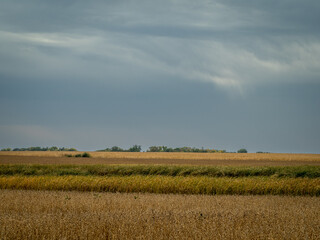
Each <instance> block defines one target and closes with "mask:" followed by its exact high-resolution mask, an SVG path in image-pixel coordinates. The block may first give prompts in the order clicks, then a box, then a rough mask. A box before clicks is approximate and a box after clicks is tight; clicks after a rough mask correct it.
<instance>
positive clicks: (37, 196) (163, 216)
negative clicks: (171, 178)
mask: <svg viewBox="0 0 320 240" xmlns="http://www.w3.org/2000/svg"><path fill="white" fill-rule="evenodd" d="M0 191H1V192H0V238H1V239H319V238H320V199H319V198H317V197H279V196H254V197H253V196H202V195H158V194H141V193H140V194H119V193H94V192H69V191H60V192H56V191H51V192H46V191H21V190H20V191H17V190H0Z"/></svg>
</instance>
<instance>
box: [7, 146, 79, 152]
mask: <svg viewBox="0 0 320 240" xmlns="http://www.w3.org/2000/svg"><path fill="white" fill-rule="evenodd" d="M1 151H77V149H75V148H65V147H61V148H58V147H56V146H52V147H28V148H14V149H11V148H3V149H1Z"/></svg>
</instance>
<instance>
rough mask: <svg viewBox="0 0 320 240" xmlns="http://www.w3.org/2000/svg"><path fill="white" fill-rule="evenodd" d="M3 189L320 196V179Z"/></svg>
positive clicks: (107, 182)
mask: <svg viewBox="0 0 320 240" xmlns="http://www.w3.org/2000/svg"><path fill="white" fill-rule="evenodd" d="M0 188H2V189H25V190H63V191H69V190H76V191H97V192H126V193H130V192H149V193H174V194H209V195H214V194H254V195H266V194H270V195H311V196H319V195H320V179H310V178H270V177H242V178H230V177H220V178H212V177H207V176H197V177H194V176H189V177H182V176H176V177H171V176H139V175H137V176H110V177H100V176H1V177H0Z"/></svg>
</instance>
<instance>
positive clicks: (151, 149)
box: [1, 145, 265, 153]
mask: <svg viewBox="0 0 320 240" xmlns="http://www.w3.org/2000/svg"><path fill="white" fill-rule="evenodd" d="M1 151H78V150H77V149H75V148H65V147H61V148H58V147H56V146H52V147H28V148H14V149H11V148H3V149H1ZM97 152H141V146H140V145H133V146H132V147H130V148H129V149H123V148H121V147H118V146H113V147H111V148H106V149H102V150H97ZM147 152H190V153H225V152H227V151H226V150H217V149H205V148H195V147H177V148H171V147H167V146H151V147H149V149H148V150H147ZM237 152H238V153H247V150H246V149H244V148H241V149H239V150H238V151H237ZM257 153H265V152H257Z"/></svg>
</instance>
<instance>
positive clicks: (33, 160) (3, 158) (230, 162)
mask: <svg viewBox="0 0 320 240" xmlns="http://www.w3.org/2000/svg"><path fill="white" fill-rule="evenodd" d="M0 164H170V165H215V166H301V165H309V166H320V161H297V160H294V161H288V160H284V161H279V160H234V159H167V158H157V159H154V158H151V159H148V158H74V157H39V156H14V155H0Z"/></svg>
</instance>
